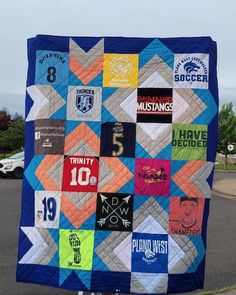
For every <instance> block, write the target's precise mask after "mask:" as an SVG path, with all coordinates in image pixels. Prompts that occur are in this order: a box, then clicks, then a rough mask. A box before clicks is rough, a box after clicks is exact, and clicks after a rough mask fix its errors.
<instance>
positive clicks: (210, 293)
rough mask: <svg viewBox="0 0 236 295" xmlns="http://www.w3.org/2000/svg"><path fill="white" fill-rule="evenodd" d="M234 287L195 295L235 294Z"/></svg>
mask: <svg viewBox="0 0 236 295" xmlns="http://www.w3.org/2000/svg"><path fill="white" fill-rule="evenodd" d="M235 291H236V286H232V287H226V288H223V289H220V290H214V291H205V292H204V291H203V292H200V293H197V294H196V295H215V294H231V293H232V294H235Z"/></svg>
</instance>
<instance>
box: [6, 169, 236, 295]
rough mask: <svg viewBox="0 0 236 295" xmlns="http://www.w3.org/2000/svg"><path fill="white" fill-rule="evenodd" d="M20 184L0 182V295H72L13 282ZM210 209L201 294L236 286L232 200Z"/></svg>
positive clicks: (217, 199)
mask: <svg viewBox="0 0 236 295" xmlns="http://www.w3.org/2000/svg"><path fill="white" fill-rule="evenodd" d="M216 177H218V173H217V175H216ZM219 177H225V174H224V175H223V176H219ZM215 179H216V178H215ZM21 184H22V181H21V180H15V179H1V178H0V198H1V206H0V222H1V226H0V237H1V239H0V251H1V255H0V295H5V294H6V295H21V294H24V295H41V294H42V295H43V294H48V295H49V294H50V295H57V294H58V295H59V294H65V295H66V294H74V295H75V294H77V292H73V291H67V290H60V289H57V288H50V287H45V286H38V285H31V284H22V283H16V281H15V269H16V261H17V246H18V225H19V219H20V207H21ZM210 209H211V210H210V217H209V224H208V247H207V261H206V276H205V288H204V290H216V289H221V288H224V287H228V286H233V285H236V200H231V199H226V198H221V197H216V196H214V195H213V197H212V201H211V208H210ZM199 291H200V290H199Z"/></svg>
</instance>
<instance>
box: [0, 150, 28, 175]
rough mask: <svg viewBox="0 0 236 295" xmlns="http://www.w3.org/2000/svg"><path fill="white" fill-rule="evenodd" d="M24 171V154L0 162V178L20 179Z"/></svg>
mask: <svg viewBox="0 0 236 295" xmlns="http://www.w3.org/2000/svg"><path fill="white" fill-rule="evenodd" d="M23 171H24V152H20V153H17V154H15V155H13V156H11V157H9V158H6V159H3V160H0V176H2V177H6V176H13V177H15V178H22V177H23Z"/></svg>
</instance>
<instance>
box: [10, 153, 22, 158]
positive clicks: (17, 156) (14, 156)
mask: <svg viewBox="0 0 236 295" xmlns="http://www.w3.org/2000/svg"><path fill="white" fill-rule="evenodd" d="M23 157H24V152H20V153H18V154H15V155H13V156H11V157H9V159H21V158H23Z"/></svg>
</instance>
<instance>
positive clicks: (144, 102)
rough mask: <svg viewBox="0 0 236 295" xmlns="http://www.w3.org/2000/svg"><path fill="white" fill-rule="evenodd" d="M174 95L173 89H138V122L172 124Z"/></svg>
mask: <svg viewBox="0 0 236 295" xmlns="http://www.w3.org/2000/svg"><path fill="white" fill-rule="evenodd" d="M172 93H173V90H172V89H171V88H138V97H137V122H144V123H171V122H172V108H173V95H172Z"/></svg>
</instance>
